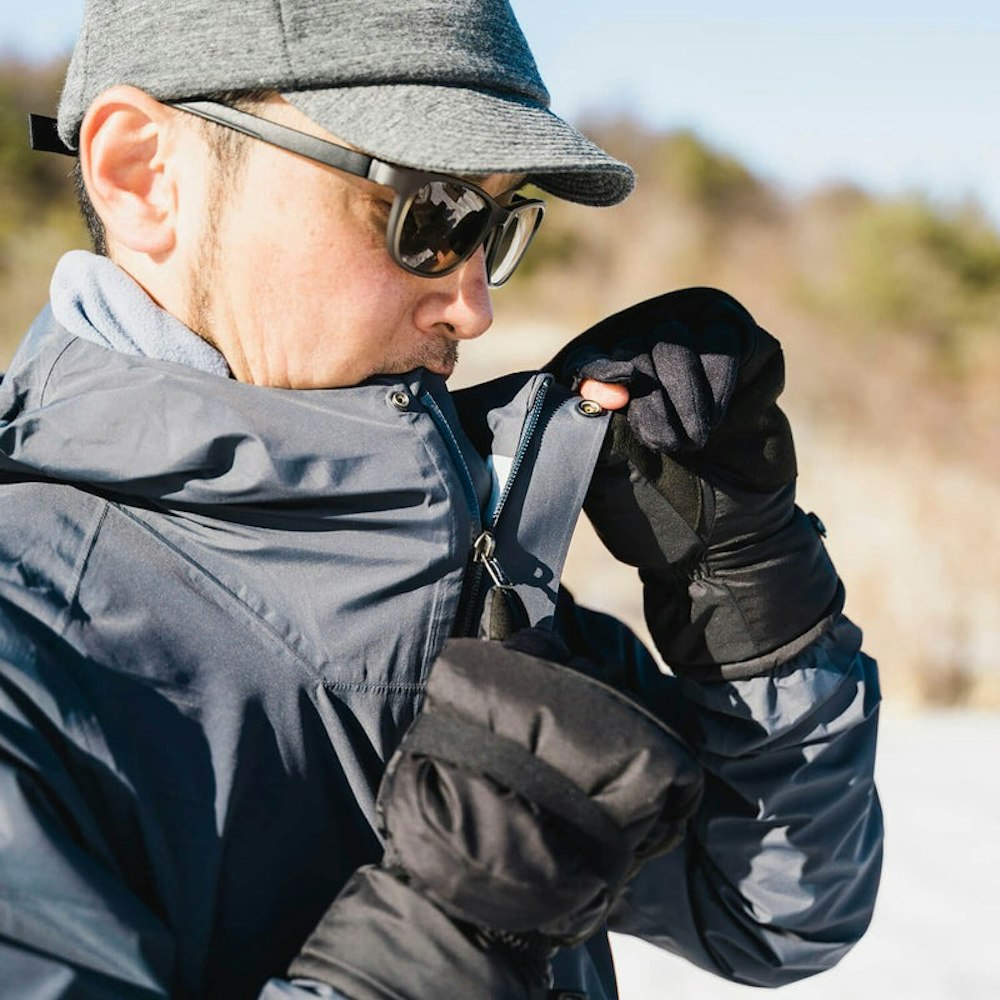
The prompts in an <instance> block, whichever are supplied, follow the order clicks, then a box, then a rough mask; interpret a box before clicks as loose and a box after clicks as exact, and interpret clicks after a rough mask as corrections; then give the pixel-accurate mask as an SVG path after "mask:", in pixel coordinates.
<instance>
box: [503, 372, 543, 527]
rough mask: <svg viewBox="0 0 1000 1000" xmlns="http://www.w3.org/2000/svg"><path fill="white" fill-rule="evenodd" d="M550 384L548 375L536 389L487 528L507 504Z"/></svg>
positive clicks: (540, 414) (533, 434)
mask: <svg viewBox="0 0 1000 1000" xmlns="http://www.w3.org/2000/svg"><path fill="white" fill-rule="evenodd" d="M551 384H552V376H551V375H548V376H546V377H545V378H544V380H543V381H542V383H541V385H539V387H538V391H537V392H536V393H535V400H534V402H533V403H532V404H531V410H530V411H529V412H528V419H527V420H526V421H525V424H524V430H523V431H522V432H521V440H520V441H519V442H518V444H517V452H516V454H515V455H514V461H513V462H511V466H510V473H509V474H508V475H507V481H506V482H505V483H504V487H503V492H502V493H501V494H500V499H499V500H498V501H497V505H496V509H495V510H494V511H493V517H492V518H491V519H490V524H489V527H490V528H491V529H492V528H495V527H496V526H497V522H498V521H499V520H500V514H501V513H502V512H503V508H504V504H506V503H507V497H508V496H510V491H511V489H512V488H513V486H514V480H515V479H516V478H517V473H518V471H519V470H520V468H521V465H522V464H523V463H524V456H525V455H526V454H527V453H528V445H529V444H530V443H531V439H532V438H533V437H534V436H535V428H536V427H537V426H538V421H539V419H540V418H541V416H542V407H543V406H544V405H545V397H546V396H547V395H548V392H549V386H550V385H551Z"/></svg>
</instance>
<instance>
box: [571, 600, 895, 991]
mask: <svg viewBox="0 0 1000 1000" xmlns="http://www.w3.org/2000/svg"><path fill="white" fill-rule="evenodd" d="M560 620H561V623H562V626H561V630H562V631H563V632H564V633H565V635H566V637H567V638H568V640H569V641H570V644H571V645H572V646H573V647H574V648H575V649H576V650H577V651H579V652H581V653H584V652H589V654H590V655H591V656H593V655H594V654H595V652H597V653H598V655H600V656H601V657H602V658H604V659H606V661H607V662H617V663H618V664H622V665H623V666H624V667H625V670H624V671H623V672H622V673H621V674H620V675H619V676H618V677H617V678H615V680H616V682H617V683H619V684H621V685H622V686H624V687H626V688H628V689H629V690H630V691H631V692H632V693H633V694H634V695H635V696H636V697H638V698H639V700H641V701H642V702H643V703H644V704H645V705H646V706H647V707H648V708H650V709H651V710H652V711H654V712H655V713H656V714H657V715H658V716H659V717H660V718H661V719H663V721H664V722H666V723H667V724H668V725H670V726H672V727H673V728H674V729H676V730H677V731H678V732H679V733H681V734H682V735H683V736H684V737H685V738H686V739H687V741H688V742H689V744H690V745H691V746H692V747H693V748H694V749H695V751H696V753H697V754H698V756H699V758H700V760H701V762H702V765H703V767H704V768H705V775H706V794H705V798H704V802H703V804H702V808H701V811H700V813H699V815H698V816H697V817H696V819H695V820H694V821H693V823H692V825H691V828H690V829H689V832H688V835H687V837H686V839H685V841H684V842H683V843H682V845H681V846H680V847H679V848H678V849H676V850H675V851H673V852H672V853H670V854H667V855H665V856H663V857H661V858H658V859H655V860H654V861H652V862H650V863H648V864H647V865H646V866H645V868H644V869H643V870H642V872H641V874H640V875H639V876H638V878H637V879H635V881H634V882H632V883H631V885H630V886H629V888H628V890H627V891H626V894H625V895H624V896H623V897H622V899H621V900H620V902H619V905H618V906H617V908H616V911H615V913H614V914H613V917H612V919H611V921H609V928H610V929H611V930H614V931H618V932H622V933H627V934H632V935H636V936H638V937H641V938H644V939H645V940H647V941H649V942H651V943H653V944H656V945H658V946H660V947H662V948H665V949H667V950H669V951H672V952H675V953H677V954H679V955H683V956H685V957H686V958H688V959H690V960H691V961H692V962H694V963H695V964H696V965H698V966H700V967H702V968H704V969H707V970H709V971H712V972H715V973H717V974H719V975H722V976H725V977H726V978H728V979H731V980H734V981H736V982H741V983H746V984H750V985H756V986H769V987H775V986H781V985H784V984H786V983H789V982H792V981H795V980H797V979H802V978H804V977H806V976H810V975H813V974H815V973H817V972H821V971H823V970H824V969H827V968H829V967H831V966H833V965H834V964H835V963H836V962H837V961H838V960H839V959H840V958H841V957H842V956H843V955H844V954H845V953H846V952H847V951H848V950H849V949H850V948H851V946H852V945H853V944H855V943H856V942H857V941H858V940H859V938H860V937H861V936H862V934H863V933H864V932H865V930H866V928H867V926H868V923H869V921H870V919H871V913H872V909H873V906H874V902H875V895H876V892H877V888H878V882H879V873H880V868H881V853H882V818H881V811H880V808H879V803H878V797H877V795H876V792H875V787H874V781H873V768H874V759H875V740H876V726H877V708H878V701H879V689H878V677H877V671H876V666H875V663H874V661H873V660H871V659H870V658H869V657H867V656H866V655H865V654H864V653H863V652H862V651H861V633H860V630H859V629H857V628H856V627H855V626H854V625H853V624H852V623H851V622H850V621H849V620H847V619H846V618H843V617H841V618H840V619H839V620H838V621H836V622H835V624H834V625H833V627H832V628H830V629H829V630H828V631H827V632H825V633H824V634H823V635H821V636H820V637H819V638H817V639H816V640H815V641H814V642H813V643H812V644H811V645H809V646H808V647H807V648H806V649H804V650H803V651H802V652H801V653H799V654H798V656H796V657H795V658H794V659H793V660H791V661H789V662H788V663H786V664H785V665H784V666H783V667H781V668H780V669H779V670H777V671H776V672H774V673H772V674H770V675H767V676H762V677H754V678H750V679H747V680H739V681H731V682H716V683H699V682H695V681H688V680H679V679H677V678H674V677H672V676H670V675H664V674H662V673H661V672H660V671H659V670H658V668H657V667H656V665H655V663H654V662H653V660H652V658H651V657H650V655H649V654H648V652H647V651H646V650H645V649H644V648H643V647H642V645H641V644H640V643H639V642H638V640H636V639H635V637H634V636H632V634H631V633H630V632H629V631H628V630H627V629H626V628H625V627H624V626H622V625H620V623H617V622H615V621H614V619H611V618H609V617H608V616H606V615H601V614H597V613H595V612H590V611H585V610H582V609H578V608H571V607H570V604H569V602H568V601H566V602H564V605H563V607H562V608H561V609H560Z"/></svg>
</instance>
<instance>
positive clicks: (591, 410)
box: [576, 399, 604, 417]
mask: <svg viewBox="0 0 1000 1000" xmlns="http://www.w3.org/2000/svg"><path fill="white" fill-rule="evenodd" d="M576 408H577V409H578V410H579V411H580V412H581V413H582V414H583V415H584V416H585V417H599V416H600V415H601V414H602V413H603V412H604V407H603V406H601V404H600V403H595V402H594V401H593V400H592V399H581V400H580V402H579V403H577V404H576Z"/></svg>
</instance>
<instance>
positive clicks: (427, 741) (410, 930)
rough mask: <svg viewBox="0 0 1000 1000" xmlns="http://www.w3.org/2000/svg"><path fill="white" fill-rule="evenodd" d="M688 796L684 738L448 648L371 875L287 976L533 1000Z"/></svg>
mask: <svg viewBox="0 0 1000 1000" xmlns="http://www.w3.org/2000/svg"><path fill="white" fill-rule="evenodd" d="M596 734H599V735H600V738H599V739H597V738H595V735H596ZM701 783H702V778H701V770H700V767H699V765H698V764H697V762H696V761H695V759H694V758H693V756H692V755H691V753H690V752H689V751H688V749H687V748H686V746H685V745H684V744H683V743H682V742H681V740H680V739H679V738H678V737H676V736H675V735H674V734H673V733H672V732H671V731H670V730H668V729H667V728H666V727H665V726H663V725H662V723H660V722H659V721H658V720H656V719H655V718H654V717H653V716H651V715H649V714H648V713H647V712H646V711H645V710H643V709H642V708H640V707H639V706H638V705H636V704H635V703H634V702H632V701H630V700H629V699H627V698H625V697H624V696H623V695H621V694H619V693H618V692H616V691H614V690H612V689H611V688H608V687H606V686H605V685H603V684H601V683H599V682H597V681H595V680H592V679H591V678H589V677H587V676H584V675H582V674H580V673H579V672H577V671H575V670H573V669H571V668H568V667H564V666H561V665H558V664H555V663H552V662H549V661H547V660H542V659H539V658H537V657H535V656H529V655H525V654H523V653H520V652H517V651H515V650H513V649H507V648H504V647H502V646H499V645H497V644H495V643H487V642H482V641H480V640H475V639H456V640H452V641H451V642H449V643H448V644H447V646H446V647H445V650H444V652H443V653H442V654H441V656H440V657H439V659H438V660H437V662H436V663H435V665H434V668H433V670H432V672H431V675H430V678H429V680H428V685H427V691H426V696H425V701H424V705H423V708H422V710H421V713H420V715H419V716H418V717H417V720H416V721H415V722H414V724H413V726H411V728H410V730H409V731H408V732H407V735H406V736H405V738H404V739H403V742H402V743H401V745H400V747H399V749H398V750H397V752H396V753H395V754H394V755H393V757H392V759H391V760H390V762H389V766H388V768H387V770H386V775H385V778H384V780H383V783H382V786H381V789H380V791H379V796H378V804H377V815H378V820H379V825H380V828H381V831H382V833H383V835H384V837H385V844H386V849H385V856H384V858H383V861H382V864H381V865H380V866H378V867H375V868H366V869H362V870H361V871H359V872H358V873H356V874H355V876H354V877H353V878H352V880H351V881H350V882H349V883H348V885H347V887H346V888H345V890H344V892H343V893H341V895H340V896H339V897H338V899H337V900H336V901H335V902H334V904H333V906H332V907H331V909H330V911H329V912H328V913H327V916H326V917H325V918H324V920H323V921H322V922H321V924H320V926H319V927H318V928H317V931H316V933H315V934H314V935H313V936H312V938H310V940H309V941H308V942H307V944H306V946H305V948H304V949H303V952H302V954H301V955H300V957H299V958H298V959H297V960H296V961H295V963H294V964H293V966H292V969H291V972H292V974H293V975H296V976H304V977H308V978H313V979H316V980H319V981H321V982H327V983H330V984H331V985H333V986H335V987H336V988H337V989H339V990H341V991H342V992H343V993H345V994H346V995H347V996H350V997H352V998H359V1000H368V998H373V1000H376V998H377V1000H382V998H385V997H397V996H406V997H410V998H413V1000H423V998H425V997H426V998H428V1000H429V998H431V997H434V998H435V1000H436V998H438V997H440V996H442V995H448V996H463V997H470V998H473V997H482V998H484V1000H485V998H501V1000H507V998H511V1000H513V998H516V997H534V996H536V995H543V994H544V990H545V988H546V987H547V985H548V964H547V963H548V959H549V957H550V956H551V954H552V953H553V952H554V949H555V948H556V947H558V946H560V945H566V944H575V943H578V942H580V941H582V940H584V939H585V938H587V937H588V936H590V935H591V934H592V933H594V931H595V930H597V929H598V928H599V927H600V925H601V924H602V922H603V921H604V919H605V917H606V916H607V913H608V911H609V909H610V907H611V905H612V903H613V902H614V900H615V899H616V897H617V896H618V894H619V893H620V892H621V890H622V889H623V888H624V886H625V885H626V884H627V882H628V881H629V879H630V878H631V877H632V876H633V875H634V874H635V873H636V872H637V871H638V869H639V867H640V866H641V865H642V863H643V862H644V861H645V860H647V859H648V858H650V857H653V856H654V855H657V854H660V853H662V852H664V851H667V850H669V849H670V848H671V847H673V846H675V845H676V844H677V842H678V841H679V840H680V838H681V837H682V836H683V832H684V828H685V824H686V822H687V820H688V818H689V817H690V816H691V815H692V813H693V812H694V810H695V809H696V808H697V805H698V802H699V800H700V796H701ZM411 917H413V918H414V919H413V922H412V923H410V919H411ZM407 924H408V925H409V926H408V927H407V926H406V925H407ZM397 933H398V934H400V935H401V936H402V940H401V941H399V942H395V941H393V935H394V934H397ZM397 958H398V959H400V961H397ZM477 980H478V984H477Z"/></svg>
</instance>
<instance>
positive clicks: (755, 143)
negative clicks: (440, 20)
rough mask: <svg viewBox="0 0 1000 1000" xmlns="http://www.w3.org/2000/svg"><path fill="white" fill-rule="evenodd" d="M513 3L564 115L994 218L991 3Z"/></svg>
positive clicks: (20, 20) (997, 18)
mask: <svg viewBox="0 0 1000 1000" xmlns="http://www.w3.org/2000/svg"><path fill="white" fill-rule="evenodd" d="M161 2H169V0H161ZM219 2H225V0H219ZM512 2H513V6H514V9H515V11H516V12H517V14H518V17H519V19H520V21H521V24H522V26H523V27H524V30H525V34H526V35H527V36H528V38H529V40H530V41H531V43H532V47H533V49H534V51H535V56H536V59H537V61H538V64H539V67H540V69H541V71H542V75H543V77H544V78H545V81H546V83H547V84H548V87H549V90H550V91H551V92H552V95H553V107H554V109H555V110H556V111H557V112H559V113H560V114H563V115H564V116H566V117H569V118H570V119H579V118H580V117H582V116H584V115H587V114H592V113H600V112H615V111H626V112H628V113H630V114H632V115H634V116H636V117H638V118H640V119H641V120H643V121H645V122H648V123H649V124H652V125H657V126H663V127H674V126H681V125H683V126H691V127H694V128H695V129H697V130H698V131H699V132H700V133H701V134H702V135H704V136H705V137H706V138H708V139H709V140H711V141H713V142H714V143H716V144H717V145H719V146H721V147H723V148H724V149H726V150H728V151H730V152H732V153H734V154H736V155H737V156H739V157H741V158H742V159H743V160H745V161H746V162H747V163H748V164H749V165H750V166H751V167H753V168H754V169H755V170H757V171H759V172H760V173H762V174H763V175H765V176H767V177H769V178H771V179H773V180H776V181H778V182H780V183H782V184H784V185H786V186H788V187H789V188H790V189H792V190H803V189H807V188H809V187H811V186H813V185H815V184H818V183H822V182H824V181H828V180H832V179H850V180H855V181H857V182H860V183H862V184H864V185H866V186H868V187H871V188H873V189H875V190H877V191H880V192H903V191H908V190H923V191H926V192H928V193H930V194H931V195H933V196H934V197H937V198H940V199H943V200H946V201H958V200H960V199H962V198H964V197H966V196H973V197H975V198H977V199H978V200H980V201H981V202H982V203H983V204H984V205H986V207H987V209H988V210H989V211H990V213H991V214H992V216H993V218H994V220H996V221H997V222H998V224H1000V3H998V2H997V0H993V2H991V3H986V2H972V0H952V2H950V3H942V2H941V0H937V2H934V3H931V2H925V0H910V2H908V3H904V2H901V0H881V2H880V0H869V2H867V3H865V2H859V0H839V2H838V3H837V4H835V5H833V4H813V5H808V4H805V3H802V2H801V0H799V2H798V3H792V2H787V0H773V2H768V0H757V2H755V3H753V4H750V3H748V2H746V0H744V2H742V3H739V2H735V0H700V2H696V3H694V2H669V0H602V2H600V3H596V2H587V0H512ZM82 10H83V3H82V0H32V2H31V4H30V6H28V5H21V4H15V3H7V4H4V5H3V6H2V10H0V48H2V49H8V50H9V49H15V50H20V51H22V52H24V53H27V54H39V55H41V54H49V53H53V52H56V51H61V50H65V49H68V47H69V46H70V45H71V44H72V40H73V37H74V35H75V33H76V29H77V26H78V25H79V22H80V18H81V15H82Z"/></svg>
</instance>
